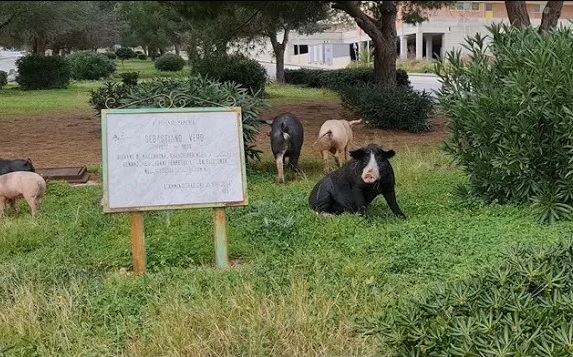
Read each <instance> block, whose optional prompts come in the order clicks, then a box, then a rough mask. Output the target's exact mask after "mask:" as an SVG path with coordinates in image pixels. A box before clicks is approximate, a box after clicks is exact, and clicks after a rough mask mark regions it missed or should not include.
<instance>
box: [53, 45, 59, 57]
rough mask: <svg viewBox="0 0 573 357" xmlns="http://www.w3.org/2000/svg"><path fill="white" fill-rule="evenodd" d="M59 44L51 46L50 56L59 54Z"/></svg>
mask: <svg viewBox="0 0 573 357" xmlns="http://www.w3.org/2000/svg"><path fill="white" fill-rule="evenodd" d="M60 51H61V49H60V45H58V44H55V45H53V46H52V56H59V55H60Z"/></svg>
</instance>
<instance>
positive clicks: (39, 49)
mask: <svg viewBox="0 0 573 357" xmlns="http://www.w3.org/2000/svg"><path fill="white" fill-rule="evenodd" d="M32 53H33V54H40V55H45V54H46V38H45V37H44V36H43V35H42V34H36V35H34V39H33V40H32Z"/></svg>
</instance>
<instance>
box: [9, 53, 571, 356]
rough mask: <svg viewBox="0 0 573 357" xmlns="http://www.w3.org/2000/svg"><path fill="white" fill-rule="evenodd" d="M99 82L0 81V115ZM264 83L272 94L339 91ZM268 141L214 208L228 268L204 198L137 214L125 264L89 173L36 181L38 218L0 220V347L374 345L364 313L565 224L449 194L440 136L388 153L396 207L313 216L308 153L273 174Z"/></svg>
mask: <svg viewBox="0 0 573 357" xmlns="http://www.w3.org/2000/svg"><path fill="white" fill-rule="evenodd" d="M140 62H144V61H140ZM147 62H148V63H147V67H144V68H143V67H142V69H145V70H146V71H147V73H151V72H150V69H149V63H151V62H150V61H147ZM136 64H137V65H139V62H137V61H128V62H126V71H127V68H128V66H131V67H129V68H130V69H129V70H131V69H133V68H136ZM120 67H121V66H119V67H118V69H119V68H120ZM148 75H149V76H151V75H152V74H148ZM99 85H101V83H99V82H90V83H88V82H81V83H73V84H72V85H70V87H69V88H68V89H66V90H51V91H28V92H22V91H20V90H19V89H18V88H15V87H14V86H13V85H10V86H8V87H7V88H5V89H3V90H2V91H0V103H1V104H0V115H1V116H0V117H1V118H7V117H8V118H9V117H10V116H19V117H22V118H24V117H25V116H26V115H30V114H39V113H43V112H50V113H73V112H80V111H81V112H85V111H88V112H89V111H91V110H92V109H91V108H90V107H89V105H88V104H87V100H88V94H89V90H90V89H93V88H96V87H97V86H99ZM267 91H268V95H269V99H270V101H271V105H272V104H273V103H293V105H296V103H299V102H301V101H317V102H320V101H324V100H336V98H337V97H336V95H335V94H333V93H332V92H329V91H324V90H320V89H314V90H313V89H305V88H301V87H296V86H280V85H276V84H271V85H269V86H268V88H267ZM22 120H24V119H22ZM268 156H269V155H265V156H263V157H264V161H263V162H260V163H255V164H253V165H250V166H249V168H248V193H249V201H250V203H249V205H248V206H246V207H243V208H229V209H228V210H227V218H228V222H227V225H228V227H227V228H228V250H229V255H230V257H231V258H232V259H237V260H238V261H240V265H239V266H238V267H236V268H233V269H231V270H218V269H215V268H214V267H213V266H214V244H213V225H212V211H211V210H209V209H198V210H175V211H161V212H147V213H145V244H146V255H147V268H148V270H147V274H146V275H145V276H143V277H135V276H133V275H131V274H130V273H129V272H130V270H131V268H132V267H131V244H130V232H129V216H128V215H127V214H103V213H102V209H101V206H100V201H101V198H102V189H101V187H98V186H84V187H72V186H70V185H68V184H64V183H61V182H54V181H51V182H49V184H48V192H47V195H46V198H45V201H44V203H43V206H42V214H41V216H40V218H39V219H38V220H37V221H33V220H32V219H31V218H30V216H29V209H28V207H27V206H26V204H25V203H24V202H21V208H22V212H21V214H20V215H19V216H16V215H13V214H12V215H9V216H7V217H5V218H3V219H1V220H0V356H2V357H8V356H53V355H66V356H72V355H73V356H79V355H106V356H128V355H129V356H158V355H178V356H180V355H185V356H206V355H209V356H229V355H233V356H242V355H245V356H247V355H248V356H253V355H289V356H307V355H316V356H332V355H352V356H354V355H356V356H358V355H359V356H375V355H376V356H380V355H384V354H386V352H387V351H386V350H385V347H384V341H383V340H379V339H378V338H375V337H371V336H363V335H360V334H358V333H357V332H356V331H357V329H360V328H361V327H362V326H361V325H360V323H359V321H361V320H363V318H365V317H369V318H371V317H375V316H377V315H378V314H380V313H382V312H384V311H387V309H389V308H391V307H392V306H393V304H394V303H395V302H396V301H400V300H401V299H404V298H405V297H409V296H414V295H419V294H424V293H425V292H426V291H428V289H429V288H431V287H432V286H434V285H435V284H439V283H441V282H444V281H448V280H450V279H455V278H463V277H465V276H467V275H468V274H469V273H470V272H472V271H476V270H479V269H482V268H483V267H486V266H488V265H489V264H496V262H497V261H498V259H499V253H500V252H501V251H502V250H503V249H505V248H507V247H511V246H514V245H517V244H528V243H531V244H538V243H542V242H543V243H545V242H552V241H557V240H559V239H561V238H564V237H567V236H569V235H570V234H571V232H572V231H573V222H561V223H559V224H554V225H550V226H545V225H540V224H537V223H536V221H535V219H534V218H533V216H532V212H531V210H530V209H529V208H523V207H515V206H511V205H507V206H500V205H491V206H483V205H480V204H477V203H471V202H469V203H468V202H462V201H461V200H460V199H459V198H458V197H457V196H455V195H453V192H454V188H455V187H456V185H457V184H459V183H463V182H464V177H463V175H462V173H461V172H460V171H459V170H457V169H453V168H451V167H449V166H448V163H449V158H448V157H446V156H445V155H444V154H443V153H442V152H440V151H439V150H438V149H437V148H428V147H424V148H417V149H416V148H414V149H404V150H398V152H397V156H396V157H395V158H394V159H393V160H392V162H393V165H394V169H395V171H396V177H397V198H398V202H399V204H400V205H401V207H402V210H403V211H404V212H405V214H406V215H407V216H408V219H407V220H405V221H401V220H396V219H395V218H393V216H392V215H391V214H390V213H389V210H388V208H387V206H386V203H385V202H384V201H383V199H381V198H378V199H376V200H375V201H374V203H373V204H372V206H371V210H370V213H371V217H370V218H369V219H367V220H365V219H363V218H360V217H357V216H349V215H344V216H338V217H319V216H317V215H316V214H314V213H312V212H311V211H310V210H309V209H308V207H307V198H308V193H309V192H310V190H311V189H312V187H313V185H314V184H315V183H316V181H317V180H318V179H319V178H320V177H321V172H320V171H321V162H320V161H317V160H316V159H314V158H312V159H309V158H307V157H303V158H302V159H301V163H302V168H303V169H304V171H305V173H306V178H301V177H295V176H294V175H293V174H292V173H291V172H290V171H287V184H286V185H284V186H279V185H276V184H275V175H276V172H275V166H274V163H273V162H271V161H270V159H269V157H268ZM90 172H94V173H96V174H101V169H100V167H98V166H94V167H90Z"/></svg>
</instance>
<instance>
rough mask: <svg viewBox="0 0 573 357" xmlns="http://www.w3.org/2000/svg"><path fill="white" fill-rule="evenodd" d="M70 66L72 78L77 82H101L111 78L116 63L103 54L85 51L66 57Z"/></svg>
mask: <svg viewBox="0 0 573 357" xmlns="http://www.w3.org/2000/svg"><path fill="white" fill-rule="evenodd" d="M66 60H67V61H68V63H69V65H70V71H71V78H72V79H75V80H92V81H95V80H100V79H106V78H108V77H109V76H111V75H112V74H113V73H114V72H115V70H116V66H115V61H114V60H112V59H110V58H109V57H107V56H106V55H104V54H102V53H97V52H91V51H84V52H76V53H73V54H71V55H69V56H67V57H66Z"/></svg>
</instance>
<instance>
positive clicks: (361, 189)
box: [308, 144, 406, 218]
mask: <svg viewBox="0 0 573 357" xmlns="http://www.w3.org/2000/svg"><path fill="white" fill-rule="evenodd" d="M395 154H396V153H395V152H394V150H388V151H386V150H384V149H383V148H382V147H380V146H379V145H376V144H369V145H367V146H365V147H362V148H360V149H357V150H354V151H350V156H351V157H352V159H351V160H350V161H348V162H347V163H346V164H344V166H342V167H340V168H339V169H337V170H336V171H333V172H331V173H329V174H328V175H326V176H324V177H323V178H322V179H321V180H320V181H318V182H317V183H316V185H315V186H314V188H313V189H312V191H311V192H310V196H309V198H308V203H309V205H310V208H311V209H312V210H314V211H316V212H317V213H322V214H341V213H358V214H360V215H362V216H365V217H366V216H367V209H368V205H369V204H370V203H371V202H372V201H373V200H374V198H375V197H376V196H378V195H382V196H384V198H385V199H386V202H387V203H388V206H389V207H390V209H391V210H392V213H394V215H395V216H396V217H400V218H406V216H405V215H404V213H402V210H401V209H400V207H399V206H398V203H397V202H396V194H395V191H394V186H395V179H394V170H393V169H392V165H390V161H389V159H390V158H392V157H393V156H394V155H395Z"/></svg>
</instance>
